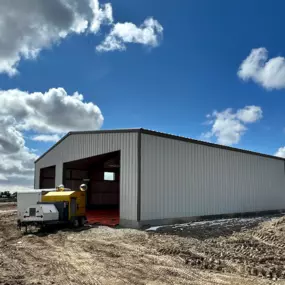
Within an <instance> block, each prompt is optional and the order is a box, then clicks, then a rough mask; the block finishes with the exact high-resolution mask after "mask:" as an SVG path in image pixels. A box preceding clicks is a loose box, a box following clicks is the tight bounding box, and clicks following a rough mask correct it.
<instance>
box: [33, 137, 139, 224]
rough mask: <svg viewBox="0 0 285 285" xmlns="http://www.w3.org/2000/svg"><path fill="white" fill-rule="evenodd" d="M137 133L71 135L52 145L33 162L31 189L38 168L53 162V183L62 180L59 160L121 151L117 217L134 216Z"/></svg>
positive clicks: (36, 176)
mask: <svg viewBox="0 0 285 285" xmlns="http://www.w3.org/2000/svg"><path fill="white" fill-rule="evenodd" d="M137 146H138V133H137V132H119V133H116V132H114V133H111V132H110V133H98V134H96V133H83V134H72V135H70V136H68V137H67V138H65V139H64V140H63V141H62V142H60V143H59V144H58V145H57V146H55V147H54V148H53V149H52V150H51V151H49V152H48V153H47V154H46V155H45V156H43V157H42V158H41V159H40V160H38V161H37V162H36V164H35V188H39V175H40V169H41V168H44V167H48V166H51V165H56V185H59V184H61V183H62V166H63V163H65V162H69V161H73V160H78V159H82V158H87V157H91V156H95V155H101V154H104V153H108V152H113V151H118V150H120V151H121V170H120V171H121V174H120V217H121V219H127V220H136V219H137V186H138V180H137V179H138V177H137V174H138V159H137V158H138V153H137V151H138V148H137Z"/></svg>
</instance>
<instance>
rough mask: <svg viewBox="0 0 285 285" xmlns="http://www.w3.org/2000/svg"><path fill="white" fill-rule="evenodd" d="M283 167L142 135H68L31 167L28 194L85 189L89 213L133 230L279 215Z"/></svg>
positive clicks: (254, 156)
mask: <svg viewBox="0 0 285 285" xmlns="http://www.w3.org/2000/svg"><path fill="white" fill-rule="evenodd" d="M284 162H285V160H284V159H282V158H278V157H275V156H270V155H265V154H260V153H255V152H251V151H246V150H241V149H237V148H232V147H226V146H221V145H217V144H212V143H206V142H202V141H197V140H193V139H188V138H184V137H178V136H174V135H169V134H164V133H159V132H155V131H150V130H145V129H130V130H108V131H89V132H70V133H68V134H67V135H66V136H65V137H63V138H62V139H61V140H60V141H59V142H58V143H56V144H55V145H54V146H53V147H51V148H50V149H49V150H48V151H47V152H46V153H44V154H43V155H42V156H41V157H40V158H38V160H37V161H36V162H35V188H50V187H55V185H59V184H64V185H65V186H66V187H68V188H75V187H78V186H79V185H80V184H81V183H82V182H86V183H88V192H87V200H88V201H87V204H88V206H89V207H104V206H114V207H118V208H119V215H120V217H119V218H120V224H121V225H124V226H130V227H139V226H142V225H153V224H167V223H173V222H182V221H188V220H190V219H193V217H201V216H208V215H211V216H212V215H224V214H225V215H228V214H238V213H251V212H261V211H271V210H283V209H284V208H285V171H284V170H285V164H284Z"/></svg>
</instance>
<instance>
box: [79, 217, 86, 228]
mask: <svg viewBox="0 0 285 285" xmlns="http://www.w3.org/2000/svg"><path fill="white" fill-rule="evenodd" d="M85 223H86V218H85V217H80V218H79V226H80V227H84V225H85Z"/></svg>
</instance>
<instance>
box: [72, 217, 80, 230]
mask: <svg viewBox="0 0 285 285" xmlns="http://www.w3.org/2000/svg"><path fill="white" fill-rule="evenodd" d="M72 225H73V227H75V228H78V227H79V225H80V223H79V220H78V218H76V219H74V220H73V222H72Z"/></svg>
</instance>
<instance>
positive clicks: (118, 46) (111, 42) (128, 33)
mask: <svg viewBox="0 0 285 285" xmlns="http://www.w3.org/2000/svg"><path fill="white" fill-rule="evenodd" d="M162 33H163V27H162V26H161V25H160V23H159V22H158V21H157V20H154V19H153V18H148V19H146V20H145V21H144V22H143V24H142V25H140V26H139V27H137V26H136V25H135V24H133V23H117V24H115V25H114V26H113V28H112V30H111V31H110V33H109V34H108V35H107V36H106V38H105V40H104V41H103V42H102V43H101V44H100V45H98V46H97V47H96V50H97V51H99V52H106V51H114V50H119V51H123V50H126V43H136V44H143V45H147V46H150V47H156V46H158V45H159V42H160V39H161V37H162Z"/></svg>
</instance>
